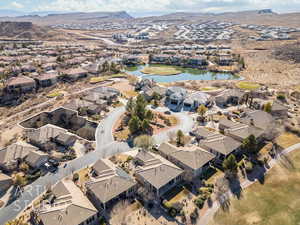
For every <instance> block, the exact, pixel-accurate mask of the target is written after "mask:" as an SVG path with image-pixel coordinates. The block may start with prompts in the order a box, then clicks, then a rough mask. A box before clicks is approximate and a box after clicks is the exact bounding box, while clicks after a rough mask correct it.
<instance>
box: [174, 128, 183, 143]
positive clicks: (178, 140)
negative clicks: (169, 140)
mask: <svg viewBox="0 0 300 225" xmlns="http://www.w3.org/2000/svg"><path fill="white" fill-rule="evenodd" d="M176 143H177V146H184V134H183V132H182V130H178V131H177V133H176Z"/></svg>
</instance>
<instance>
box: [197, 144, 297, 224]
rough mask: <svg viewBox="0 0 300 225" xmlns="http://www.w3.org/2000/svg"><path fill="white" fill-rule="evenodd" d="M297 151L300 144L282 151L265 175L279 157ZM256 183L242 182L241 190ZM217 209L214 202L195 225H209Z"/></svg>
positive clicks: (218, 206) (272, 161) (217, 204)
mask: <svg viewBox="0 0 300 225" xmlns="http://www.w3.org/2000/svg"><path fill="white" fill-rule="evenodd" d="M297 149H300V143H298V144H295V145H292V146H290V147H288V148H286V149H285V150H284V151H282V152H281V153H280V155H279V156H278V157H277V158H274V159H272V160H271V161H270V162H269V163H268V164H269V168H268V169H267V171H266V173H268V172H269V171H270V170H271V169H272V168H273V167H274V166H275V165H276V164H277V163H278V159H279V158H280V157H281V155H285V154H288V153H290V152H292V151H294V150H297ZM256 182H257V180H255V181H249V180H246V181H244V182H242V183H241V189H245V188H247V187H249V186H250V185H252V184H254V183H256ZM228 194H229V195H230V196H231V197H232V193H231V192H228ZM219 208H220V204H219V203H218V202H216V201H214V202H213V205H212V207H211V208H209V209H208V210H207V211H206V212H205V214H204V216H202V217H201V218H200V219H199V220H198V223H197V225H207V224H209V223H210V222H211V221H212V219H213V216H214V215H215V213H216V212H217V211H218V209H219Z"/></svg>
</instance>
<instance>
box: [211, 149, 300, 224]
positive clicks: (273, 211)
mask: <svg viewBox="0 0 300 225" xmlns="http://www.w3.org/2000/svg"><path fill="white" fill-rule="evenodd" d="M289 158H290V159H291V161H292V165H293V166H294V168H293V169H287V167H284V166H283V165H280V164H277V165H276V166H275V167H274V168H272V169H271V171H270V173H269V174H267V176H266V178H265V183H264V184H263V185H262V184H260V183H258V182H257V183H255V184H253V185H252V186H250V187H248V188H247V189H246V190H244V191H243V192H242V198H241V200H237V199H232V200H231V204H230V208H229V211H226V212H224V211H222V210H219V211H218V212H217V213H216V215H215V216H214V220H213V221H211V223H210V224H211V225H250V224H259V225H296V224H300V198H299V196H300V149H299V150H296V151H294V152H292V153H290V155H289ZM290 168H292V167H290Z"/></svg>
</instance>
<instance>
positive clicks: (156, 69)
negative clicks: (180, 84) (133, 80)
mask: <svg viewBox="0 0 300 225" xmlns="http://www.w3.org/2000/svg"><path fill="white" fill-rule="evenodd" d="M141 72H142V73H145V74H151V75H161V76H168V75H176V74H180V73H182V70H180V69H178V68H176V67H173V66H165V65H153V66H147V67H145V68H143V69H142V70H141Z"/></svg>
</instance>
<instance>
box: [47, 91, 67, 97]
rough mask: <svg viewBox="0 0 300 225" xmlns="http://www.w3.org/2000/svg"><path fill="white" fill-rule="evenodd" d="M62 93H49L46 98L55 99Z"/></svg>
mask: <svg viewBox="0 0 300 225" xmlns="http://www.w3.org/2000/svg"><path fill="white" fill-rule="evenodd" d="M62 95H63V93H61V92H59V91H53V92H51V93H49V94H48V95H47V97H48V98H55V97H58V96H62Z"/></svg>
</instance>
